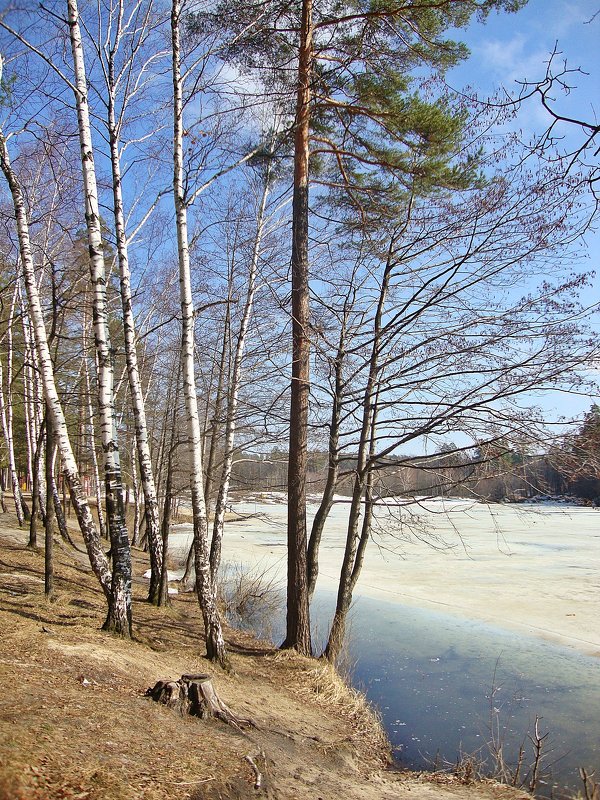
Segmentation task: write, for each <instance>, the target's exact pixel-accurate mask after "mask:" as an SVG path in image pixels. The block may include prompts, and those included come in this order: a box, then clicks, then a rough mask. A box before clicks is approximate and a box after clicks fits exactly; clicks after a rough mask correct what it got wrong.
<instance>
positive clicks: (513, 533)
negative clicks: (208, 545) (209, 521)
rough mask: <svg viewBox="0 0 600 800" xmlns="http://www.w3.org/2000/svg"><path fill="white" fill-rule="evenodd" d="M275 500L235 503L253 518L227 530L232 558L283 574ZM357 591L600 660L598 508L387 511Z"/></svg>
mask: <svg viewBox="0 0 600 800" xmlns="http://www.w3.org/2000/svg"><path fill="white" fill-rule="evenodd" d="M277 500H278V498H277V496H275V497H273V498H270V502H268V503H264V502H251V503H248V502H246V503H243V504H242V503H240V504H237V505H236V506H234V508H235V509H236V510H237V511H238V512H239V513H240V514H243V515H245V516H247V515H251V516H249V517H248V516H247V518H245V519H243V518H242V519H240V520H239V521H238V522H233V523H230V524H229V525H228V528H227V533H226V536H225V542H224V559H229V560H231V561H243V562H247V563H252V564H260V565H261V567H263V568H264V567H268V568H269V569H270V570H271V571H272V572H273V573H274V574H279V575H280V576H282V577H283V576H284V575H285V527H284V522H285V506H284V505H283V504H282V503H281V502H276V501H277ZM315 508H316V507H314V506H313V507H312V508H311V510H312V512H313V513H314V510H315ZM347 509H348V506H347V503H343V502H341V503H339V504H338V505H336V506H334V509H333V510H332V513H331V517H330V521H329V523H328V526H327V529H326V531H325V535H324V539H323V544H322V547H321V553H320V570H321V572H320V579H319V584H318V586H319V587H320V588H323V589H335V587H336V581H337V575H338V572H339V565H340V563H341V559H342V553H343V545H344V523H345V520H346V518H347ZM256 515H258V516H256ZM356 594H357V595H361V594H362V595H366V596H371V597H378V598H382V599H385V600H388V601H390V602H398V603H402V604H406V605H414V606H418V607H421V608H432V609H436V610H438V611H441V612H444V613H449V614H454V615H456V616H460V617H463V618H467V619H475V620H480V621H483V622H486V623H489V624H493V625H496V626H499V627H503V628H508V629H511V630H515V631H518V632H519V633H522V634H525V635H531V636H537V637H541V638H544V639H547V640H550V641H554V642H556V643H559V644H564V645H568V646H570V647H573V648H576V649H578V650H579V651H581V652H583V653H586V654H588V655H595V656H600V627H599V626H598V619H599V618H600V509H592V508H584V507H574V506H563V505H554V506H539V505H525V504H523V505H493V506H492V505H490V506H485V505H482V504H475V503H467V502H464V501H446V502H442V501H428V502H426V503H423V504H422V505H420V506H417V507H413V508H412V509H410V510H406V509H405V510H404V511H403V512H402V513H400V512H399V510H398V509H393V510H387V511H386V510H382V511H381V512H380V517H379V524H378V530H377V532H376V535H375V539H374V542H373V543H372V544H371V545H370V547H369V549H368V553H367V557H366V559H365V564H364V567H363V571H362V574H361V577H360V580H359V583H358V586H357V589H356Z"/></svg>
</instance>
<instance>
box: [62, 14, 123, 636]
mask: <svg viewBox="0 0 600 800" xmlns="http://www.w3.org/2000/svg"><path fill="white" fill-rule="evenodd" d="M67 10H68V22H69V36H70V40H71V52H72V55H73V69H74V74H75V92H74V94H75V102H76V106H77V120H78V128H79V144H80V148H81V168H82V174H83V188H84V194H85V218H86V227H87V235H88V246H89V254H90V275H91V282H92V289H93V306H94V339H95V347H96V353H97V356H98V410H99V416H100V431H101V440H102V450H103V453H104V480H105V486H106V490H105V493H106V516H107V518H108V530H109V534H110V541H111V553H112V559H113V573H112V583H111V601H110V603H109V608H108V616H107V619H106V622H105V624H104V629H105V630H109V631H113V632H114V633H118V634H119V635H121V636H125V637H130V636H131V551H130V546H129V537H128V535H127V527H126V524H125V509H124V504H123V484H122V479H121V465H120V460H119V445H118V442H117V431H116V424H115V407H114V391H113V383H114V363H113V353H112V348H111V343H110V336H109V330H108V319H107V309H106V274H105V269H104V252H103V242H102V231H101V221H100V211H99V206H98V187H97V183H96V169H95V165H94V151H93V144H92V134H91V127H90V119H89V108H88V93H87V79H86V73H85V61H84V53H83V43H82V40H81V30H80V26H79V10H78V7H77V0H67Z"/></svg>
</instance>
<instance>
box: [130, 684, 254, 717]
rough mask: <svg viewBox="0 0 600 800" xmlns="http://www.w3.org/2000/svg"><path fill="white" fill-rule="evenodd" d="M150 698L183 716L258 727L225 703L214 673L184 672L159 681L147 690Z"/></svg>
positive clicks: (147, 695)
mask: <svg viewBox="0 0 600 800" xmlns="http://www.w3.org/2000/svg"><path fill="white" fill-rule="evenodd" d="M146 697H151V698H152V699H153V700H155V701H156V702H157V703H162V704H163V705H165V706H167V707H168V708H174V709H176V710H178V711H179V713H180V714H181V715H182V716H183V715H184V714H191V716H193V717H200V719H208V718H210V717H215V718H216V719H219V720H221V722H224V723H226V724H227V725H232V726H233V727H234V728H237V729H238V730H242V728H256V723H255V722H254V721H253V720H252V719H250V718H246V717H239V716H237V714H234V713H233V712H232V711H231V710H230V709H229V708H228V707H227V706H226V705H225V703H224V702H223V701H222V700H221V698H220V697H219V695H218V694H217V693H216V691H215V688H214V686H213V685H212V680H211V677H210V675H182V676H181V678H179V680H177V681H158V683H155V684H154V686H152V687H151V688H150V689H147V690H146Z"/></svg>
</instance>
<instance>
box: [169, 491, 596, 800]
mask: <svg viewBox="0 0 600 800" xmlns="http://www.w3.org/2000/svg"><path fill="white" fill-rule="evenodd" d="M277 500H278V498H276V497H275V498H272V502H267V503H265V502H257V503H253V502H246V503H243V504H242V503H240V504H236V505H235V506H234V509H235V511H236V512H237V513H239V514H240V515H242V516H241V517H240V519H239V520H238V521H236V522H232V523H229V524H228V526H227V528H226V533H225V541H224V548H223V550H224V556H223V557H224V561H226V562H230V563H237V562H239V563H244V564H245V565H248V566H256V567H257V568H258V569H261V570H267V571H268V573H269V574H270V575H274V576H279V577H280V578H281V579H282V580H283V578H284V576H285V568H286V553H285V536H286V529H285V522H286V508H285V505H284V504H283V503H281V502H277ZM315 509H316V506H315V507H312V508H311V509H309V510H310V511H312V513H314V511H315ZM347 514H348V505H347V503H345V502H340V503H338V504H336V505H335V506H334V508H333V510H332V513H331V516H330V519H329V521H328V525H327V528H326V531H325V534H324V539H323V543H322V547H321V556H320V564H321V573H320V578H319V584H318V596H317V598H316V601H315V604H314V609H313V622H314V625H315V629H316V637H317V638H318V637H319V636H321V637H322V636H324V632H325V631H326V629H327V624H328V619H329V618H330V616H331V613H332V609H333V605H334V602H335V596H334V594H333V592H334V590H335V587H336V583H337V575H338V571H339V565H340V563H341V558H342V553H343V547H344V529H345V522H346V520H347ZM599 523H600V510H595V509H588V508H582V507H571V506H562V505H525V504H523V505H506V506H505V505H497V506H484V505H480V504H472V503H468V502H464V501H452V500H450V501H448V500H446V501H441V500H437V501H427V502H423V503H422V504H420V505H419V506H417V507H413V508H411V509H399V508H393V509H385V508H382V509H380V510H379V513H378V521H377V531H376V534H375V537H374V541H373V542H372V543H371V544H370V547H369V551H368V553H367V557H366V559H365V565H364V568H363V572H362V574H361V578H360V579H359V583H358V586H357V590H356V592H355V597H356V598H357V602H356V603H355V607H354V609H353V612H352V624H351V631H350V637H349V652H348V660H349V662H350V663H351V664H352V665H353V668H352V677H353V681H354V682H355V683H356V684H357V685H359V686H361V687H362V688H364V689H365V690H366V692H367V694H368V695H369V697H370V698H371V699H372V700H373V701H374V702H376V703H377V705H378V706H379V708H380V710H381V712H382V714H383V717H384V721H385V724H386V728H387V730H388V733H389V735H390V738H391V740H392V743H393V744H394V745H395V746H396V747H397V748H398V751H397V753H398V755H399V757H400V759H401V761H402V762H403V763H405V764H407V765H410V766H416V767H419V766H423V765H427V764H430V763H431V762H432V761H434V760H435V758H436V754H439V755H440V756H441V757H442V758H444V759H447V760H450V761H452V760H453V759H455V757H456V754H457V752H458V751H460V750H463V751H464V752H472V751H474V750H476V749H478V748H479V747H483V748H484V749H485V746H486V742H488V741H489V739H490V736H491V734H490V728H496V729H498V730H501V731H503V733H502V736H503V737H504V738H505V745H506V747H507V748H508V751H509V756H510V755H511V753H510V751H511V749H512V750H513V751H515V749H518V746H519V745H520V744H521V742H522V741H523V738H524V736H525V734H526V731H527V730H528V729H529V730H531V728H532V724H533V722H534V720H535V715H536V714H538V715H540V716H542V717H543V720H542V723H541V729H542V731H543V732H546V731H550V735H549V737H548V741H549V745H548V748H547V749H548V750H550V748H551V749H552V752H551V753H550V752H548V755H547V760H548V763H549V762H550V761H555V760H556V759H559V760H558V762H557V763H556V764H555V765H554V766H553V769H552V773H553V777H554V779H555V780H557V781H558V782H560V783H564V784H567V783H568V784H570V785H572V786H576V774H577V772H576V771H577V767H578V766H584V767H586V768H594V767H600V754H599V750H598V746H599V745H598V743H599V742H600V680H598V678H599V670H600V625H598V619H599V618H600V591H599V590H600V530H599ZM176 530H179V531H180V533H179V535H176V536H174V537H173V545H175V544H176V543H177V544H178V545H179V546H182V547H183V546H184V544H185V541H186V540H187V539H188V536H189V534H188V531H187V529H185V528H184V529H182V528H181V527H180V526H176V527H175V528H174V532H175V531H176ZM275 634H277V631H275Z"/></svg>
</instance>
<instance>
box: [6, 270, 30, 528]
mask: <svg viewBox="0 0 600 800" xmlns="http://www.w3.org/2000/svg"><path fill="white" fill-rule="evenodd" d="M17 283H18V281H17ZM17 291H18V286H17V284H15V289H14V293H13V298H12V302H11V306H10V313H9V316H8V326H7V330H6V359H7V363H6V395H5V394H4V386H3V382H2V378H3V375H2V361H1V360H0V418H1V419H2V433H3V434H4V439H5V441H6V451H7V457H8V470H9V472H10V481H11V486H12V493H13V499H14V501H15V512H16V514H17V520H18V521H19V526H23V523H24V522H25V515H24V514H23V495H22V494H21V486H20V485H19V475H18V472H17V463H16V459H15V442H14V436H13V410H12V390H11V384H12V361H13V337H12V326H13V323H14V316H15V304H16V302H17Z"/></svg>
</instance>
